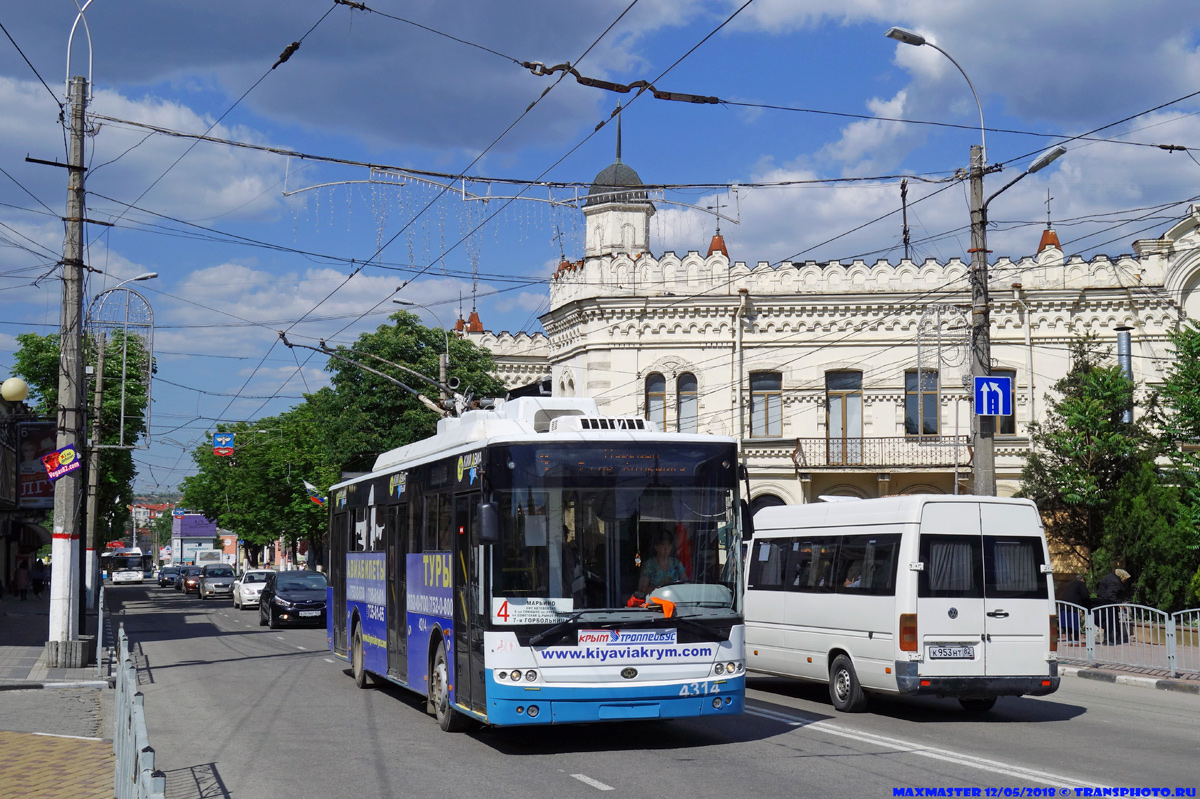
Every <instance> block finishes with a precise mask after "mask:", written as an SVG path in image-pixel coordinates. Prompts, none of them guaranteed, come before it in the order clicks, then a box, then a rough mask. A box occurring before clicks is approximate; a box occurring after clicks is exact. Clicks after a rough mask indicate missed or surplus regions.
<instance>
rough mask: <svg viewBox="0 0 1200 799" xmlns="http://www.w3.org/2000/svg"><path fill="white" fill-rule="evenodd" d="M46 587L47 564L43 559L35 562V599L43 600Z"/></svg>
mask: <svg viewBox="0 0 1200 799" xmlns="http://www.w3.org/2000/svg"><path fill="white" fill-rule="evenodd" d="M45 587H46V564H45V563H42V559H41V558H37V559H35V560H34V561H33V598H34V599H41V598H42V590H43V589H44V588H45Z"/></svg>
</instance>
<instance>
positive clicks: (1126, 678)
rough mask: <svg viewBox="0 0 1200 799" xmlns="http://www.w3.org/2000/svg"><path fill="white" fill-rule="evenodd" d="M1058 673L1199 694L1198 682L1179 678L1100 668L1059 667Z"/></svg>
mask: <svg viewBox="0 0 1200 799" xmlns="http://www.w3.org/2000/svg"><path fill="white" fill-rule="evenodd" d="M1059 674H1060V675H1062V676H1065V677H1080V678H1082V679H1085V680H1096V681H1097V682H1110V683H1116V684H1118V685H1134V686H1137V687H1138V688H1154V689H1157V690H1159V691H1176V692H1178V693H1184V694H1197V695H1200V684H1197V683H1188V682H1182V681H1180V680H1160V679H1158V678H1156V677H1138V676H1135V675H1132V674H1115V673H1113V672H1111V671H1103V670H1101V669H1079V668H1072V667H1065V668H1063V667H1060V668H1059Z"/></svg>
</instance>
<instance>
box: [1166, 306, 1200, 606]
mask: <svg viewBox="0 0 1200 799" xmlns="http://www.w3.org/2000/svg"><path fill="white" fill-rule="evenodd" d="M1170 337H1171V353H1172V355H1173V356H1174V357H1173V358H1172V359H1171V361H1170V362H1169V364H1168V366H1167V372H1166V375H1165V376H1164V380H1163V385H1162V387H1161V388H1160V389H1159V395H1160V397H1161V400H1162V402H1161V408H1160V412H1161V416H1162V421H1161V426H1162V434H1163V451H1164V452H1166V453H1167V456H1168V457H1169V459H1170V461H1171V470H1170V474H1169V475H1168V476H1167V478H1168V479H1169V481H1170V482H1172V483H1174V484H1175V485H1177V486H1178V487H1179V500H1180V502H1181V503H1182V504H1183V506H1184V508H1185V509H1186V512H1187V513H1188V514H1189V516H1190V521H1191V529H1192V536H1191V539H1190V540H1189V541H1188V542H1187V546H1188V548H1189V553H1190V554H1191V555H1192V560H1193V563H1195V562H1196V560H1197V553H1200V452H1196V451H1193V447H1194V446H1195V445H1197V444H1200V325H1197V323H1196V321H1195V320H1193V319H1188V320H1186V321H1185V322H1184V323H1183V325H1181V326H1180V327H1179V328H1178V329H1177V330H1175V331H1173V332H1172V333H1171V334H1170ZM1187 601H1188V603H1193V602H1200V568H1197V570H1196V572H1195V574H1193V575H1192V579H1191V586H1190V591H1189V597H1188V600H1187Z"/></svg>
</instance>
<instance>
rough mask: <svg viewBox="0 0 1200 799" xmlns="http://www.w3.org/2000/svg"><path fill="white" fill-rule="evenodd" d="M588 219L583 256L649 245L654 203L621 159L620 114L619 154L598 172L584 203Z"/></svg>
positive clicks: (632, 250)
mask: <svg viewBox="0 0 1200 799" xmlns="http://www.w3.org/2000/svg"><path fill="white" fill-rule="evenodd" d="M583 215H584V217H585V218H586V219H587V232H586V234H585V235H586V237H587V243H586V247H585V252H584V257H586V258H596V257H602V256H615V255H629V256H632V257H634V258H637V257H638V256H639V255H641V254H642V253H645V252H649V248H650V217H652V216H653V215H654V203H652V202H650V196H649V194H648V192H647V191H646V188H645V186H644V185H643V184H642V179H641V178H640V177H638V173H637V172H635V171H634V170H633V167H631V166H629V165H628V164H626V163H625V162H623V161H622V160H621V117H620V116H619V109H618V116H617V157H616V160H615V161H613V162H612V163H611V164H609V165H608V166H606V167H605V168H604V169H603V170H601V171H600V174H599V175H596V179H595V180H594V181H592V185H591V188H589V189H588V196H587V200H586V201H584V203H583Z"/></svg>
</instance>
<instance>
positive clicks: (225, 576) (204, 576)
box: [196, 563, 234, 599]
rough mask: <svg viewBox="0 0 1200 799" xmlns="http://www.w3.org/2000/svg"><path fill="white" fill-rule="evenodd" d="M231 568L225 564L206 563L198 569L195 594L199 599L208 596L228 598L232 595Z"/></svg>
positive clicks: (232, 577)
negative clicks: (198, 576) (198, 575)
mask: <svg viewBox="0 0 1200 799" xmlns="http://www.w3.org/2000/svg"><path fill="white" fill-rule="evenodd" d="M233 580H234V575H233V567H232V566H230V565H228V564H225V563H206V564H205V565H204V566H202V567H201V568H200V583H199V585H198V586H197V587H196V593H197V595H199V597H200V598H201V599H208V598H209V597H210V596H229V595H230V594H232V593H233Z"/></svg>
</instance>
